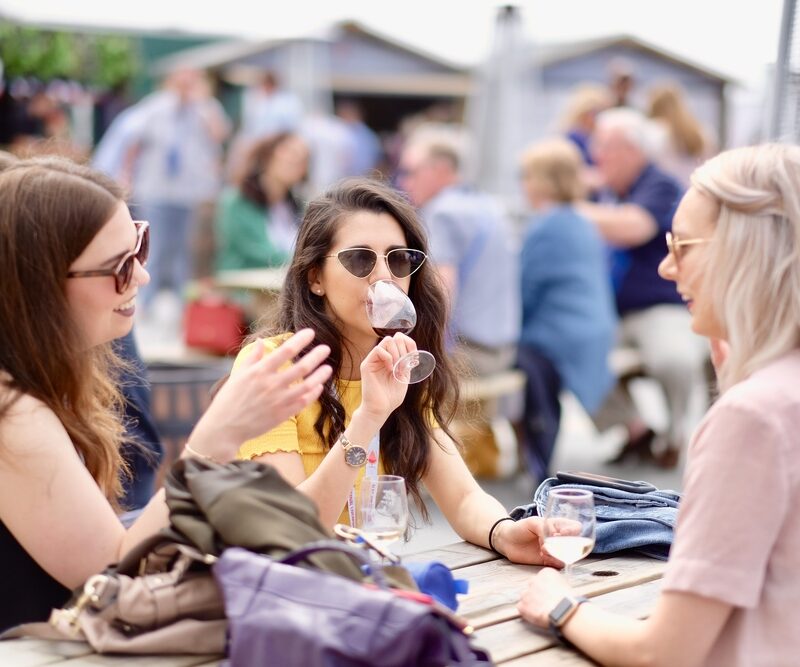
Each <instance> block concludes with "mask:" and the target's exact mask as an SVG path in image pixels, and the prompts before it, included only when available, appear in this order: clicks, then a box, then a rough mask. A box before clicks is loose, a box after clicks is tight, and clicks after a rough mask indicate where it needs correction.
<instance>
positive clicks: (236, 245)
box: [0, 69, 716, 479]
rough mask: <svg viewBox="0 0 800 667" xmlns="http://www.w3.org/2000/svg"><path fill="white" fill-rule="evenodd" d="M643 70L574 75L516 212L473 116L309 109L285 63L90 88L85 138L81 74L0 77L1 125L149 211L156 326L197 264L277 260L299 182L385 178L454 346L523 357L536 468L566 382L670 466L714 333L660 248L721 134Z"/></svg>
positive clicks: (528, 442)
mask: <svg viewBox="0 0 800 667" xmlns="http://www.w3.org/2000/svg"><path fill="white" fill-rule="evenodd" d="M635 87H636V82H635V81H634V79H633V76H632V74H631V73H630V72H627V71H618V72H616V73H615V74H614V76H613V77H612V78H611V79H610V81H609V82H608V84H606V85H600V84H597V83H586V84H581V85H578V86H576V87H575V88H574V90H573V91H572V93H571V95H570V98H569V100H568V103H567V104H566V105H565V108H564V109H563V114H562V117H561V118H560V119H559V121H558V123H557V124H556V125H555V126H557V128H558V129H557V131H555V132H553V133H552V136H550V137H548V138H546V139H545V140H543V141H540V142H537V143H536V144H535V145H532V146H527V147H520V148H521V149H522V148H524V150H520V154H519V155H518V156H513V159H515V160H516V161H517V164H518V166H519V173H520V175H521V178H520V183H519V186H520V191H521V192H522V193H523V196H524V200H525V211H524V212H523V213H522V214H520V212H519V211H509V210H508V207H507V202H503V201H499V200H498V199H497V198H495V197H493V196H492V195H490V194H489V193H486V192H482V191H481V190H480V189H479V188H478V187H476V184H474V183H470V182H468V181H467V180H466V179H465V177H464V164H465V160H466V157H467V151H468V150H469V140H468V138H467V136H466V135H467V133H466V130H465V128H464V127H463V126H461V125H459V124H458V123H453V122H442V121H441V118H437V116H436V114H437V110H436V109H432V110H431V112H430V113H429V114H419V115H417V116H414V117H409V118H407V119H406V120H404V121H403V122H402V123H401V124H400V126H399V127H398V128H397V130H396V131H395V132H393V133H391V134H387V133H382V134H381V135H380V136H379V135H378V134H377V133H376V132H375V131H374V130H373V129H372V128H370V127H369V125H368V124H367V123H366V122H365V119H364V116H363V112H362V109H361V108H360V106H359V104H358V103H357V101H355V100H350V99H339V100H337V103H336V105H335V109H334V113H330V114H327V113H321V112H319V110H311V109H305V108H304V107H303V104H302V102H301V100H300V98H299V97H298V96H296V95H295V94H294V93H292V92H290V91H289V90H287V89H285V88H284V87H283V86H282V83H281V81H280V79H279V77H278V76H277V75H276V74H275V73H274V72H264V73H263V76H261V78H260V79H259V80H258V81H256V82H254V83H253V84H252V85H251V86H249V87H248V88H247V89H246V90H245V91H244V93H243V96H242V100H241V113H240V114H239V118H238V119H232V118H230V117H229V115H228V114H227V113H226V111H225V109H224V108H223V106H222V104H221V103H220V102H219V100H218V99H217V98H216V97H215V95H214V90H213V86H212V84H211V81H210V79H209V78H208V77H207V76H206V75H205V74H204V73H203V72H201V71H197V70H192V69H181V70H178V71H174V72H173V73H171V74H170V75H168V76H167V77H166V78H165V80H164V81H163V85H161V87H160V88H159V89H158V90H156V91H154V92H152V93H150V94H149V95H147V96H145V97H144V98H142V99H141V100H139V101H137V102H136V103H134V104H129V105H128V104H126V102H125V100H124V98H123V97H122V96H121V95H113V94H109V95H107V96H105V97H103V98H102V99H97V100H94V106H95V109H94V121H93V122H94V126H95V131H96V133H97V134H98V135H99V136H101V138H100V139H99V141H98V142H97V144H96V145H95V146H93V147H89V146H86V145H85V144H84V143H82V142H81V141H78V140H76V139H75V136H74V134H71V133H70V127H73V128H74V122H72V123H71V122H70V121H71V115H70V113H71V111H70V110H71V109H72V110H73V112H72V113H73V114H74V109H75V108H76V107H78V106H80V105H83V106H85V104H86V95H87V93H86V92H85V91H83V90H82V89H80V87H77V86H72V85H71V84H69V83H66V82H54V83H51V84H49V85H47V86H44V85H42V84H35V83H31V82H29V81H24V80H19V81H15V82H13V83H11V84H9V85H0V91H1V92H0V145H2V146H3V147H5V148H6V149H7V150H9V151H11V152H13V153H15V154H18V155H26V154H31V153H41V152H55V153H60V154H66V155H68V156H70V157H72V158H74V159H77V160H79V161H87V160H88V161H91V164H92V165H93V166H94V167H95V168H97V169H99V170H101V171H103V172H105V173H107V174H109V175H111V176H112V177H113V178H114V179H116V180H117V181H118V182H119V183H121V184H122V185H123V186H124V187H125V188H126V189H127V191H128V192H129V193H130V203H131V205H132V210H133V214H134V217H135V218H138V219H142V220H148V221H149V222H150V225H151V230H152V247H151V251H150V261H149V265H148V270H149V272H150V275H151V281H150V283H149V285H148V286H147V287H146V288H144V289H143V290H142V294H141V299H140V311H141V319H142V321H144V322H149V324H150V325H153V324H155V326H158V323H159V318H162V319H163V317H164V313H165V312H168V313H171V314H172V315H173V316H175V314H176V313H179V312H180V310H181V307H182V305H183V302H184V300H185V295H186V288H187V285H189V284H195V285H197V284H202V281H204V280H208V281H210V280H211V279H212V278H213V276H214V274H215V273H216V272H217V271H220V270H230V269H255V268H265V267H279V266H283V265H285V264H286V263H287V261H288V260H289V259H290V258H291V256H292V252H293V247H294V246H293V244H294V239H295V234H296V230H297V227H298V224H299V221H300V219H301V218H302V215H303V211H304V202H306V201H308V199H309V198H310V197H312V196H314V195H315V194H317V193H319V192H321V191H322V190H324V189H325V187H326V186H328V185H330V184H332V183H334V182H336V181H338V180H340V179H341V178H344V177H348V176H365V175H366V176H375V177H377V178H381V179H383V180H388V181H390V182H391V183H392V184H393V185H395V187H397V188H399V189H400V190H402V191H403V192H404V193H405V194H406V195H407V197H408V198H409V200H410V201H411V203H412V204H414V206H416V207H417V209H418V212H419V214H420V216H421V218H422V220H423V222H424V223H425V224H426V226H427V230H428V234H429V242H430V247H429V254H430V258H431V261H433V262H434V263H435V264H436V266H437V268H438V269H439V273H440V275H441V278H442V280H443V281H444V283H445V285H446V287H447V293H448V294H449V295H450V297H451V304H450V306H451V313H452V316H451V331H450V339H451V342H452V348H453V352H454V354H458V355H461V356H462V357H463V358H464V359H465V360H467V361H468V363H469V364H471V365H472V367H473V370H474V372H475V373H476V374H478V375H479V376H480V375H484V376H485V375H492V374H496V373H499V372H502V371H504V370H506V369H510V368H514V367H516V368H519V369H521V370H522V371H524V373H525V375H526V377H527V387H526V390H525V399H524V401H525V406H524V411H523V412H519V411H518V413H517V414H516V415H513V417H514V419H515V420H517V422H518V423H519V427H520V433H521V437H522V439H523V441H524V447H523V451H524V453H525V464H526V466H527V468H528V470H529V472H530V473H531V475H532V476H533V477H534V478H536V479H541V478H543V477H545V476H546V475H547V474H548V473H549V472H550V470H549V465H550V461H551V458H552V453H553V448H554V445H555V441H556V437H557V434H558V428H559V421H560V409H561V408H560V401H559V396H560V395H561V393H562V392H563V391H565V390H568V391H570V392H572V393H573V394H574V395H575V396H576V397H577V398H578V399H579V401H580V402H581V403H582V405H583V407H584V408H585V409H586V412H587V413H588V414H589V415H591V416H592V418H593V419H594V421H595V423H596V424H597V426H598V428H599V429H605V428H606V427H609V426H612V425H623V426H624V427H625V429H626V438H625V441H624V442H623V444H622V445H621V448H620V450H619V454H618V457H619V458H625V457H626V456H631V455H633V456H639V457H642V458H644V459H646V460H649V461H652V462H654V463H656V464H658V465H662V466H665V467H673V466H675V465H676V464H677V463H678V461H679V458H680V453H681V451H682V450H683V448H684V446H685V443H686V440H687V437H688V434H689V433H690V431H691V427H692V424H691V423H690V420H691V416H690V404H691V401H692V397H693V396H695V395H696V394H697V393H698V392H700V393H703V392H704V384H705V383H704V369H705V364H706V361H707V352H706V350H705V347H704V345H703V343H702V342H700V339H699V338H698V337H696V336H695V335H694V334H692V333H691V332H690V327H689V321H690V316H689V313H688V311H687V309H686V308H685V304H683V303H682V300H681V297H680V295H679V294H678V293H677V291H676V290H675V287H674V285H672V284H671V283H668V282H666V281H665V280H662V279H661V278H660V277H659V275H658V265H659V263H660V262H661V260H662V259H663V257H664V256H665V255H666V253H667V246H666V242H665V233H666V232H667V231H669V229H670V226H671V219H672V214H673V212H674V209H675V207H676V205H677V203H678V201H679V199H680V197H681V196H682V194H683V192H684V191H685V189H686V188H687V186H688V184H689V176H690V174H691V172H692V171H693V170H694V168H695V167H696V166H698V165H699V164H700V163H702V162H703V161H704V160H705V159H706V158H707V157H709V156H711V155H712V154H714V152H715V150H716V146H715V145H714V140H713V139H712V138H711V136H710V133H709V131H708V130H707V129H706V128H704V127H702V126H701V124H700V123H699V122H698V121H697V119H696V118H695V117H694V115H693V114H692V112H691V103H690V100H687V99H686V96H685V94H684V93H683V91H682V90H681V89H680V88H679V87H678V86H676V85H673V84H670V83H666V84H663V85H658V86H653V87H651V88H649V89H648V90H646V91H642V90H639V91H637V92H638V96H637V97H638V98H639V99H642V98H644V99H646V105H645V106H643V107H641V108H635V107H634V106H633V104H632V102H631V94H632V92H633V91H634V90H635ZM72 120H73V121H74V118H72ZM448 120H449V119H448ZM198 281H200V282H199V283H198ZM164 303H166V304H167V305H166V306H164V305H163V304H164ZM159 304H160V305H159ZM137 317H139V315H137ZM617 346H626V347H630V348H634V349H635V350H636V351H637V353H638V355H639V358H640V361H641V365H642V367H643V368H644V372H646V374H647V375H649V376H650V377H652V378H653V379H655V380H656V381H657V382H658V383H659V385H660V386H661V387H662V389H663V393H664V397H665V401H666V405H667V408H668V411H669V415H670V416H669V424H668V426H667V427H666V428H662V429H660V431H661V432H660V433H656V429H654V428H653V426H652V425H651V424H649V423H648V422H647V421H646V420H645V419H644V418H643V417H642V415H641V414H640V412H639V410H638V409H637V407H636V405H635V401H633V400H632V397H631V392H630V388H629V386H628V383H627V382H624V381H623V380H624V378H620V377H617V376H618V375H619V373H618V372H617V371H618V369H614V368H612V367H611V366H610V365H609V356H610V354H611V352H612V350H613V349H614V348H615V347H617ZM512 412H513V411H512Z"/></svg>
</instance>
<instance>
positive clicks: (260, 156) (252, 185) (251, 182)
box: [238, 132, 300, 217]
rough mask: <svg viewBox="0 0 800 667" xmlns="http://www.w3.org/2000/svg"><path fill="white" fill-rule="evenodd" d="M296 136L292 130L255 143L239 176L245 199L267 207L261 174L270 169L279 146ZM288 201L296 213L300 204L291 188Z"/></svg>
mask: <svg viewBox="0 0 800 667" xmlns="http://www.w3.org/2000/svg"><path fill="white" fill-rule="evenodd" d="M296 137H297V135H296V134H292V133H291V132H280V133H278V134H274V135H271V136H268V137H266V138H264V139H261V140H259V141H257V142H256V143H255V144H254V145H253V147H252V148H251V149H250V151H249V152H248V153H247V157H246V158H245V164H244V168H243V169H242V173H241V174H240V175H239V178H238V184H239V191H240V192H241V193H242V196H243V197H244V198H245V199H247V200H249V201H251V202H252V203H254V204H255V205H256V206H260V207H261V208H266V207H267V205H268V204H269V202H268V201H267V193H266V192H265V191H264V186H263V185H262V184H261V176H262V174H263V173H264V172H265V171H266V170H267V169H269V166H270V164H271V163H272V161H273V160H274V159H275V152H276V151H277V150H278V148H279V147H280V146H281V145H282V144H284V143H286V142H287V141H290V140H291V139H295V138H296ZM286 201H287V203H288V204H289V206H290V207H291V208H292V210H293V211H294V212H295V213H297V212H298V211H299V210H300V204H299V202H298V201H297V198H296V197H295V196H294V193H292V191H291V190H289V191H288V192H287V193H286ZM298 217H299V215H298Z"/></svg>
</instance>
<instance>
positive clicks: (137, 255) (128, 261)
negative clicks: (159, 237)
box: [67, 221, 150, 294]
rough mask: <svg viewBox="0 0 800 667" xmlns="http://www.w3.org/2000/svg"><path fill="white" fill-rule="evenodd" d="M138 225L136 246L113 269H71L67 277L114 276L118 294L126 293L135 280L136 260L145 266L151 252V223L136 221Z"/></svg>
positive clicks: (135, 223)
mask: <svg viewBox="0 0 800 667" xmlns="http://www.w3.org/2000/svg"><path fill="white" fill-rule="evenodd" d="M133 224H134V225H136V247H135V248H134V249H133V252H129V253H127V254H126V255H125V256H124V257H122V259H120V260H119V263H118V264H117V266H116V267H114V268H113V269H95V270H92V271H70V272H69V273H67V278H94V277H96V276H114V287H116V290H117V294H124V293H125V291H126V290H127V289H128V287H130V285H131V280H133V269H134V262H135V261H136V260H138V261H139V264H141V265H142V266H145V265H146V264H147V256H148V254H149V253H150V223H149V222H144V221H142V222H134V223H133Z"/></svg>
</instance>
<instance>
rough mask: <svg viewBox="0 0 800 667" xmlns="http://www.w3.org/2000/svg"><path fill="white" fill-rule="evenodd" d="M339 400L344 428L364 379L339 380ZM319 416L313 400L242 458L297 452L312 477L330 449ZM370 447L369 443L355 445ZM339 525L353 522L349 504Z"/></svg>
mask: <svg viewBox="0 0 800 667" xmlns="http://www.w3.org/2000/svg"><path fill="white" fill-rule="evenodd" d="M290 335H291V334H281V335H278V336H273V337H272V338H265V339H264V347H265V348H266V350H267V351H268V352H273V351H274V350H275V349H276V348H277V347H278V345H280V344H281V343H282V342H283V341H284V340H286V339H287V338H289V336H290ZM253 345H255V343H251V344H250V345H248V346H246V347H244V348H242V350H241V351H240V352H239V354H238V355H237V357H236V361H235V362H234V364H233V372H234V373H235V372H236V368H237V367H238V366H239V365H240V364H241V363H242V361H243V360H244V359H246V358H247V356H248V355H249V354H250V351H251V349H252V346H253ZM337 387H338V391H339V401H340V402H341V404H342V406H343V407H344V412H345V428H346V427H347V425H348V424H349V423H350V417H351V415H352V414H353V412H354V411H355V409H356V408H357V407H358V406H359V405H361V380H339V381H338V382H337ZM319 413H320V404H319V401H314V402H313V403H312V404H311V405H309V406H307V407H306V408H305V409H303V410H302V411H301V412H300V413H298V414H297V415H295V416H293V417H290V418H289V419H287V420H286V421H285V422H283V423H282V424H278V426H276V427H275V428H273V429H272V430H271V431H269V432H267V433H264V434H263V435H260V436H258V437H257V438H253V439H252V440H248V441H247V442H245V443H244V444H243V445H242V446H241V448H240V449H239V458H242V459H252V458H254V457H256V456H260V455H261V454H267V453H272V452H298V453H299V454H300V456H301V457H302V459H303V469H304V470H305V473H306V477H308V476H309V475H311V473H313V472H314V471H315V470H316V469H317V468H318V467H319V465H320V463H322V459H323V458H325V455H326V454H327V453H328V451H329V450H328V448H327V446H326V445H325V443H324V442H323V441H322V439H321V438H320V437H319V435H318V434H317V432H316V430H315V429H314V423H315V422H316V421H317V417H319ZM355 444H357V445H360V446H361V447H364V449H366V448H367V445H369V443H368V442H358V443H355ZM364 470H365V467H362V468H361V470H359V471H358V477H357V478H356V482H355V488H356V494H358V491H359V488H360V486H361V480H362V479H363V478H364ZM384 472H385V471H384V468H383V461H382V460H380V458H379V459H378V474H379V475H383V474H384ZM339 522H340V523H346V524H349V523H350V519H349V518H348V515H347V505H345V506H344V508H343V510H342V514H341V516H340V517H339Z"/></svg>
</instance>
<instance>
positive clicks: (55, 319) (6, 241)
mask: <svg viewBox="0 0 800 667" xmlns="http://www.w3.org/2000/svg"><path fill="white" fill-rule="evenodd" d="M121 201H122V192H121V190H120V188H119V187H118V186H117V185H116V184H115V183H114V182H113V181H111V180H110V179H108V178H106V177H105V176H103V175H102V174H98V173H97V172H94V171H92V170H91V169H89V168H87V167H83V166H79V165H77V164H75V163H73V162H70V161H69V160H66V159H63V158H41V159H34V160H26V161H21V162H18V163H17V164H15V165H12V166H11V167H9V168H8V169H6V170H5V171H3V172H2V174H0V285H2V289H0V322H3V325H2V326H0V370H2V371H4V372H5V373H4V375H6V374H7V376H8V377H3V378H0V382H2V383H3V385H5V389H6V391H4V392H3V395H2V396H1V397H0V420H2V419H3V417H5V416H6V415H7V414H8V411H9V410H10V408H11V407H12V405H13V404H14V402H15V401H16V400H17V399H18V398H19V397H20V396H21V395H23V394H27V395H29V396H32V397H33V398H36V399H38V400H40V401H41V402H42V403H44V404H45V405H46V406H47V407H48V408H50V409H51V410H52V411H53V412H54V413H55V415H56V417H58V419H59V420H60V421H61V423H62V424H63V426H64V428H65V429H66V431H67V433H68V435H69V437H70V439H71V440H72V443H73V445H74V446H75V449H76V450H77V451H78V453H79V454H80V455H81V457H82V458H83V461H84V463H85V465H86V467H87V469H88V470H89V472H90V473H91V475H92V477H93V478H94V479H95V480H96V481H97V483H98V485H99V486H100V488H101V489H102V490H103V492H104V493H105V495H106V497H108V499H109V500H110V501H111V502H112V504H114V505H115V506H116V499H117V498H118V497H119V495H120V492H121V483H120V471H121V470H123V469H124V464H123V463H122V459H121V456H120V451H119V445H120V442H121V440H122V434H123V427H122V421H121V419H120V414H121V412H122V410H121V406H122V398H121V395H120V393H119V391H118V390H117V388H116V387H115V385H114V382H113V379H114V377H115V376H114V375H113V373H114V372H115V371H116V369H118V368H119V367H120V362H119V361H118V359H117V358H116V357H115V355H114V353H113V351H112V350H111V346H110V345H102V346H99V347H97V348H93V349H91V350H87V349H86V345H85V342H84V340H83V338H82V336H81V334H80V332H79V330H78V328H77V326H76V325H75V323H74V322H73V321H72V318H71V317H70V312H69V307H68V304H67V298H66V291H65V285H66V280H67V278H66V276H67V271H68V270H69V267H70V265H71V264H72V262H73V261H74V260H75V259H76V258H77V257H78V256H79V255H80V254H81V253H82V252H83V250H84V249H85V248H86V246H87V245H89V243H90V242H91V240H92V239H93V238H94V237H95V235H96V234H97V233H98V231H100V229H101V228H102V227H103V225H105V224H106V222H107V221H108V220H109V218H111V216H112V215H113V214H114V211H115V209H116V208H117V206H119V204H120V202H121ZM1 444H2V443H0V445H1ZM0 454H2V451H1V450H0Z"/></svg>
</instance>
